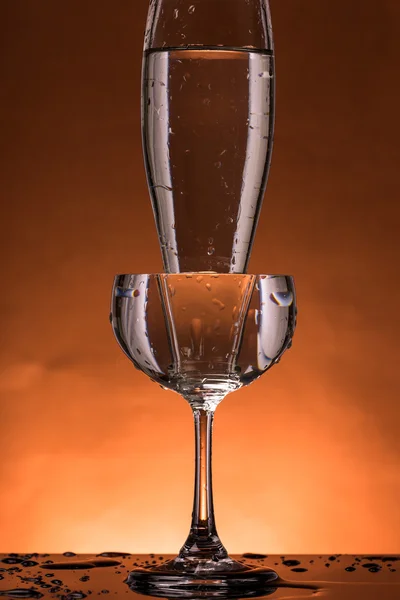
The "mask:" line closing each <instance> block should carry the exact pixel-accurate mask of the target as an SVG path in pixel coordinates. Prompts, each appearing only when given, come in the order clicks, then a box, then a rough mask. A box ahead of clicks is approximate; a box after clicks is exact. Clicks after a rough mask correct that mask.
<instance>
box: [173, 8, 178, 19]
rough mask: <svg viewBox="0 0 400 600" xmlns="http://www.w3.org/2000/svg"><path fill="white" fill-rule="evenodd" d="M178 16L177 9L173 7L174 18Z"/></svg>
mask: <svg viewBox="0 0 400 600" xmlns="http://www.w3.org/2000/svg"><path fill="white" fill-rule="evenodd" d="M178 17H179V10H178V9H177V8H175V10H174V19H177V18H178Z"/></svg>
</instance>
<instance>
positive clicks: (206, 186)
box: [142, 0, 275, 273]
mask: <svg viewBox="0 0 400 600" xmlns="http://www.w3.org/2000/svg"><path fill="white" fill-rule="evenodd" d="M142 83H143V89H142V125H143V146H144V156H145V165H146V172H147V178H148V184H149V189H150V194H151V199H152V204H153V210H154V215H155V220H156V225H157V231H158V235H159V241H160V246H161V251H162V256H163V262H164V268H165V271H166V272H167V273H177V272H188V271H217V272H219V273H229V272H230V273H244V272H246V269H247V263H248V260H249V256H250V251H251V247H252V244H253V240H254V234H255V230H256V226H257V220H258V216H259V213H260V209H261V203H262V199H263V195H264V191H265V186H266V182H267V177H268V171H269V166H270V161H271V151H272V142H273V129H274V90H275V78H274V55H273V39H272V27H271V17H270V11H269V6H268V0H152V1H151V4H150V9H149V14H148V21H147V29H146V35H145V51H144V62H143V77H142Z"/></svg>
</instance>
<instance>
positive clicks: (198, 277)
mask: <svg viewBox="0 0 400 600" xmlns="http://www.w3.org/2000/svg"><path fill="white" fill-rule="evenodd" d="M203 279H204V277H203V275H198V276H197V277H196V281H197V283H201V282H202V281H203Z"/></svg>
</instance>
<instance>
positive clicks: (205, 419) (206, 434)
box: [180, 408, 228, 560]
mask: <svg viewBox="0 0 400 600" xmlns="http://www.w3.org/2000/svg"><path fill="white" fill-rule="evenodd" d="M193 415H194V427H195V436H196V438H195V439H196V471H195V485H194V502H193V514H192V525H191V528H190V533H189V536H188V538H187V540H186V542H185V544H184V546H183V548H182V550H181V552H180V557H181V558H191V557H192V558H196V559H199V558H205V559H208V560H209V559H211V560H220V559H222V558H226V557H227V556H228V554H227V551H226V550H225V548H224V546H223V545H222V542H221V540H220V539H219V537H218V534H217V530H216V527H215V518H214V506H213V493H212V475H211V444H212V426H213V419H214V411H207V410H202V409H198V408H193Z"/></svg>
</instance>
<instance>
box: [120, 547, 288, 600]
mask: <svg viewBox="0 0 400 600" xmlns="http://www.w3.org/2000/svg"><path fill="white" fill-rule="evenodd" d="M278 579H279V578H278V574H277V573H276V572H275V571H274V570H272V569H268V568H265V567H254V566H253V565H247V564H245V563H241V562H238V561H235V560H232V559H231V558H229V557H228V558H224V559H222V560H219V561H214V560H205V559H203V560H201V559H200V560H199V559H197V560H195V561H191V560H187V559H186V560H182V559H180V558H179V557H178V558H176V559H174V560H171V561H168V562H166V563H164V564H162V565H159V566H156V567H152V568H149V569H142V568H137V569H135V570H134V571H131V572H130V573H129V576H128V578H127V579H126V580H125V583H127V584H128V585H129V587H130V588H131V590H133V591H135V592H138V593H140V594H144V595H148V596H159V597H162V598H193V599H194V598H203V597H213V598H254V597H256V596H268V595H269V594H272V593H273V592H274V591H275V590H276V587H275V586H274V581H276V580H278Z"/></svg>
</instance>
